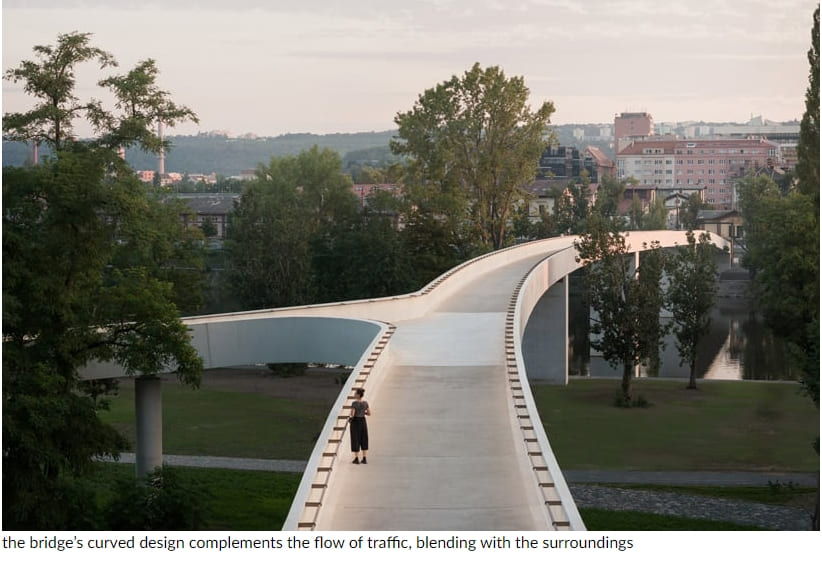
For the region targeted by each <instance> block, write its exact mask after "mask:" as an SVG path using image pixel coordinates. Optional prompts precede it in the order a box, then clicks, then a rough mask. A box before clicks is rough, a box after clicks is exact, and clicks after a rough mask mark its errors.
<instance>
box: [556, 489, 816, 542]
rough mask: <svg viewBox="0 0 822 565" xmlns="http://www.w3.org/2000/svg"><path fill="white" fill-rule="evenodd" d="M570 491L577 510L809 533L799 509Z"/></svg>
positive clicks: (647, 493) (652, 494)
mask: <svg viewBox="0 0 822 565" xmlns="http://www.w3.org/2000/svg"><path fill="white" fill-rule="evenodd" d="M570 488H571V493H572V494H573V495H574V501H575V502H576V503H577V506H578V507H580V508H602V509H605V510H636V511H639V512H651V513H653V514H665V515H671V516H687V517H689V518H703V519H706V520H718V521H723V522H732V523H734V524H743V525H747V526H756V527H759V528H765V529H769V530H786V531H798V530H810V529H811V515H810V514H809V513H808V512H807V511H806V510H803V509H801V508H790V507H787V506H772V505H768V504H760V503H756V502H745V501H742V500H731V499H723V498H713V497H709V496H697V495H692V494H676V493H670V492H658V491H643V490H634V489H623V488H613V487H603V486H595V485H582V484H571V486H570Z"/></svg>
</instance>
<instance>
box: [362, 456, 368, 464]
mask: <svg viewBox="0 0 822 565" xmlns="http://www.w3.org/2000/svg"><path fill="white" fill-rule="evenodd" d="M362 462H363V465H365V464H366V463H368V460H366V458H365V457H363V458H362Z"/></svg>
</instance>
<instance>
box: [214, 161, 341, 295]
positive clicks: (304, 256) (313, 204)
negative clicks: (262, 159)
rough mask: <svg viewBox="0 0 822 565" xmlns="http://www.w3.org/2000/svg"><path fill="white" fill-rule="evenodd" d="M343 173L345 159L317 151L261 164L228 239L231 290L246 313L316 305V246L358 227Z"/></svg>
mask: <svg viewBox="0 0 822 565" xmlns="http://www.w3.org/2000/svg"><path fill="white" fill-rule="evenodd" d="M341 168H342V167H341V163H340V158H339V155H337V154H336V153H334V152H333V151H330V150H328V149H324V150H322V151H320V150H319V149H318V148H317V147H316V146H314V147H313V148H312V149H310V150H308V151H303V152H301V153H300V154H298V155H296V156H287V157H272V158H271V161H270V162H269V164H268V165H260V166H258V168H257V173H256V174H257V178H256V179H255V180H253V181H250V182H249V184H248V186H247V188H246V190H245V191H244V192H243V195H242V198H241V199H240V202H239V204H238V205H237V206H236V207H235V209H234V210H233V211H232V213H231V215H230V216H229V229H228V234H227V238H226V249H227V252H228V270H227V273H228V279H229V285H230V287H231V288H232V289H233V291H234V292H235V293H236V295H237V297H238V298H239V299H240V301H241V304H242V305H243V307H245V308H276V307H282V306H293V305H298V304H307V303H310V302H313V301H314V299H315V297H316V296H317V288H316V284H315V282H316V281H315V279H314V268H313V264H314V260H313V259H312V254H313V252H312V245H313V243H312V242H314V240H315V238H317V237H319V235H320V234H324V233H325V234H328V233H331V232H334V233H337V232H338V231H340V230H343V231H344V230H346V229H350V227H351V226H352V224H353V223H354V222H355V221H356V216H357V199H356V197H355V196H354V193H353V192H351V190H350V187H351V180H350V179H349V178H348V177H347V176H345V175H343V174H342V172H341Z"/></svg>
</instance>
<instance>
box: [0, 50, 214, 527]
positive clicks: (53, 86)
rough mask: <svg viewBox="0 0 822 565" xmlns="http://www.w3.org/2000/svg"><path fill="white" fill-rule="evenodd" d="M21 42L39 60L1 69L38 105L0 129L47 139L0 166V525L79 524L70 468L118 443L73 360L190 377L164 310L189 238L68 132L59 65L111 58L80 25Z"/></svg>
mask: <svg viewBox="0 0 822 565" xmlns="http://www.w3.org/2000/svg"><path fill="white" fill-rule="evenodd" d="M35 51H36V52H37V53H38V54H39V55H40V58H41V62H40V63H34V62H29V61H26V62H24V63H23V64H22V65H21V66H20V67H19V68H17V69H14V70H12V71H9V72H7V73H6V77H7V78H10V79H11V80H16V81H23V83H24V89H25V90H26V91H27V92H30V93H32V94H33V95H34V96H35V98H37V99H39V100H41V103H40V105H39V106H38V107H37V108H36V109H35V110H33V111H32V112H28V113H25V114H14V115H12V117H11V119H8V120H6V119H4V124H3V126H4V134H6V135H8V136H9V137H16V136H25V135H31V136H32V138H33V139H38V140H40V141H44V142H46V143H49V144H51V145H52V146H53V149H54V157H53V158H50V159H47V160H45V162H44V164H43V165H41V166H38V167H27V168H13V167H6V168H4V170H3V218H4V220H3V264H4V269H3V342H4V345H3V526H4V528H14V529H64V528H69V527H87V526H89V525H92V523H93V521H94V520H93V518H90V517H89V512H90V511H91V510H90V508H91V504H90V503H89V500H90V499H91V497H90V495H89V492H88V490H87V483H84V482H83V481H80V480H77V479H78V478H80V477H83V476H84V475H86V474H88V473H89V472H90V469H91V464H92V460H93V458H94V457H97V456H101V455H117V453H118V452H119V450H120V449H122V448H124V447H125V441H124V440H123V439H122V437H121V436H120V435H119V434H118V433H117V432H116V431H115V430H114V429H112V428H111V427H110V426H108V425H106V424H103V423H102V422H101V421H100V419H99V417H98V411H99V410H101V409H103V408H104V407H105V401H104V399H101V398H100V397H99V394H100V393H102V392H104V391H106V390H107V389H108V386H107V385H104V384H97V383H95V384H94V385H87V384H84V383H83V382H81V381H80V380H79V371H80V369H81V368H82V367H83V366H85V365H86V364H87V363H88V362H90V361H93V360H99V361H114V362H117V363H119V364H120V365H121V366H123V367H124V369H125V370H126V372H127V373H128V374H130V375H143V374H156V373H159V372H161V371H165V370H167V367H169V366H171V367H175V368H176V372H177V374H178V375H179V376H180V378H181V379H182V380H183V381H185V382H188V383H191V384H196V383H198V381H199V375H200V372H201V369H202V361H201V360H200V359H199V357H198V356H197V354H196V351H195V350H194V348H193V347H192V346H191V344H190V337H189V334H188V330H187V328H186V326H185V325H184V324H183V323H182V322H181V321H180V319H179V310H178V302H179V303H181V304H182V303H184V302H185V300H190V304H193V303H194V302H196V298H194V297H192V296H193V295H189V294H187V292H188V291H187V290H185V289H182V288H181V286H185V285H187V284H189V283H190V282H191V280H192V279H189V278H188V276H184V277H181V276H180V274H181V273H183V272H184V271H188V270H189V269H191V271H192V272H196V258H197V253H196V251H197V244H196V238H194V239H187V238H186V237H185V236H184V234H182V232H181V228H180V225H179V219H178V218H179V217H178V216H177V217H175V216H174V212H173V211H168V210H166V209H164V208H163V207H162V206H161V205H160V203H159V202H158V201H157V200H155V199H153V198H151V197H150V195H149V194H148V193H146V192H145V188H144V186H143V185H142V183H140V182H139V181H138V180H137V178H136V177H135V175H134V172H133V171H132V170H131V169H129V168H128V167H127V165H126V164H125V163H124V162H123V160H122V159H120V158H119V157H118V156H117V154H116V152H115V151H112V150H110V149H108V148H106V147H104V146H102V145H101V144H99V143H97V142H96V141H89V142H78V141H72V142H71V143H69V136H70V135H71V122H72V120H73V119H74V118H75V117H78V116H80V115H81V113H82V111H85V110H87V108H88V106H82V105H80V104H79V103H77V99H76V97H75V95H74V92H73V88H74V76H73V70H74V68H75V67H76V66H77V65H78V64H80V63H82V62H84V61H88V60H91V59H95V60H100V61H103V62H105V63H106V64H112V61H113V60H112V59H111V57H110V55H108V54H106V53H104V52H102V51H101V50H99V49H96V48H93V47H91V46H90V45H89V44H88V34H69V35H66V36H60V38H59V41H58V46H57V47H56V48H52V47H42V46H38V47H36V48H35ZM6 117H8V116H6ZM132 134H133V135H134V136H135V139H138V140H139V139H142V138H143V136H142V134H141V133H140V132H137V131H136V130H132ZM138 143H139V141H138Z"/></svg>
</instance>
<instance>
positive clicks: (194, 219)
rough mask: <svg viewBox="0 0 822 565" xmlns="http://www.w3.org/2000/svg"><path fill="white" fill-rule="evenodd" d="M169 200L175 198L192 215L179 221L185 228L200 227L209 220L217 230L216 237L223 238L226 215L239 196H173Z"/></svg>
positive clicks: (183, 216)
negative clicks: (184, 205) (182, 203)
mask: <svg viewBox="0 0 822 565" xmlns="http://www.w3.org/2000/svg"><path fill="white" fill-rule="evenodd" d="M168 198H169V199H171V198H176V199H179V200H181V201H183V202H184V203H185V204H186V206H187V207H188V208H189V210H191V212H192V214H183V215H182V216H181V217H180V221H182V222H183V225H185V226H197V227H200V226H202V225H203V223H204V222H206V221H207V220H210V221H211V223H212V224H213V225H214V227H215V228H217V235H216V237H217V238H219V239H224V238H225V233H226V226H227V225H228V214H229V213H230V212H231V210H232V209H233V208H234V202H236V201H239V199H240V195H239V194H226V193H220V194H201V193H198V194H174V195H169V197H168Z"/></svg>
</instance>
